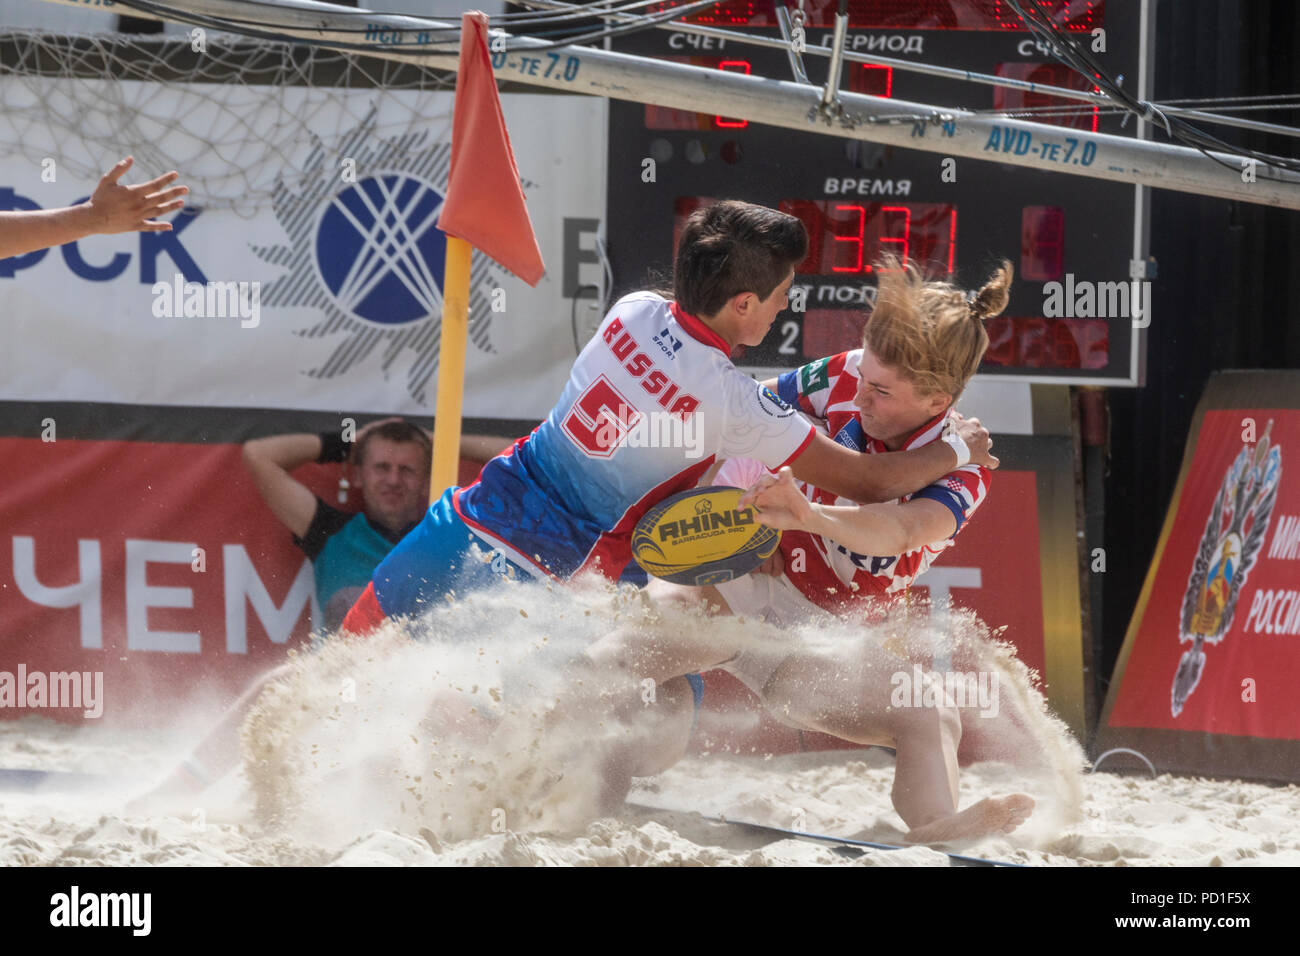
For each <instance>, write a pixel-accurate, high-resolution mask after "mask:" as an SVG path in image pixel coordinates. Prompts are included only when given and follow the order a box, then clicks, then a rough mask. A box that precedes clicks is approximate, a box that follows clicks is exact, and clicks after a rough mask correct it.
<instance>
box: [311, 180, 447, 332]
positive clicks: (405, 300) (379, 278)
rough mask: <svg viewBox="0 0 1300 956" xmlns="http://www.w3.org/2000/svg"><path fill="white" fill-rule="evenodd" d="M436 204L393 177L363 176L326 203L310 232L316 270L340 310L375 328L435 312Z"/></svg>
mask: <svg viewBox="0 0 1300 956" xmlns="http://www.w3.org/2000/svg"><path fill="white" fill-rule="evenodd" d="M442 202H443V197H442V195H441V194H440V193H439V192H437V191H436V190H434V189H433V188H432V187H431V186H429V184H428V183H426V182H423V181H421V180H419V179H415V178H413V177H411V176H406V175H402V174H400V173H385V174H383V175H379V176H367V177H365V178H364V179H361V180H358V181H357V182H356V183H353V184H351V185H349V186H348V187H347V188H346V189H344V190H343V191H342V192H340V193H339V194H338V195H337V196H335V197H334V199H333V200H332V201H331V202H330V204H329V206H327V207H326V209H325V211H324V213H323V214H322V215H321V218H320V224H319V225H318V226H317V228H316V266H317V268H318V269H320V274H321V278H322V280H324V282H325V287H326V288H327V289H329V291H330V292H331V293H332V294H333V296H334V298H335V300H337V302H338V304H339V306H340V307H341V308H343V310H344V311H346V312H348V313H349V314H351V315H355V316H356V317H357V318H361V319H365V320H367V321H369V322H375V323H378V324H379V325H402V324H404V323H407V322H417V321H419V320H421V319H426V318H428V317H430V316H435V315H440V314H441V313H442V273H443V265H444V262H445V255H446V251H447V237H446V236H445V235H444V234H443V232H442V231H441V230H440V229H438V228H437V227H436V225H435V224H436V223H437V221H438V214H439V212H440V211H441V210H442Z"/></svg>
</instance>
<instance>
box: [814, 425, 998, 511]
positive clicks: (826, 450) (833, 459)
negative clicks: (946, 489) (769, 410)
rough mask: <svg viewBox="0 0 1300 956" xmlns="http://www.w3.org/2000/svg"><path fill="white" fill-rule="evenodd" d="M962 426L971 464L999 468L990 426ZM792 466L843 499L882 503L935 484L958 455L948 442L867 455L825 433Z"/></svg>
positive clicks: (962, 434)
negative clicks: (845, 445)
mask: <svg viewBox="0 0 1300 956" xmlns="http://www.w3.org/2000/svg"><path fill="white" fill-rule="evenodd" d="M957 430H958V434H960V435H961V436H962V438H963V439H964V440H965V442H966V445H967V447H968V448H970V455H971V458H970V460H971V462H973V463H974V464H977V465H983V466H984V467H986V468H996V467H997V466H998V460H997V458H995V457H993V455H992V453H991V452H990V451H989V448H990V446H991V445H992V441H991V439H990V438H989V433H988V429H986V428H984V427H983V426H982V425H980V423H979V419H978V418H968V419H966V420H964V421H962V422H961V423H960V424H959V425H958V429H957ZM790 467H791V469H792V470H793V471H794V476H795V477H796V478H798V479H799V480H800V481H806V482H808V483H809V484H812V485H815V486H816V487H818V488H824V489H826V490H827V491H833V492H834V493H835V494H837V495H839V496H841V497H843V498H851V499H852V500H854V501H860V502H862V503H863V504H876V503H879V502H883V501H893V500H894V499H895V498H900V497H902V496H903V495H910V494H911V493H912V492H914V491H920V490H921V489H922V488H924V487H925V486H926V485H932V484H934V483H935V482H936V481H938V480H939V479H940V478H942V477H943V476H944V475H946V474H948V472H950V471H952V470H953V469H954V468H956V467H957V454H956V452H954V451H953V449H952V447H951V446H949V445H948V444H947V443H946V442H931V443H930V444H928V445H926V446H924V447H922V448H916V449H913V450H912V451H894V452H885V453H883V454H878V455H863V454H861V453H860V452H856V451H853V450H852V449H850V448H845V447H844V446H843V445H841V444H838V443H837V442H833V441H831V440H830V439H829V438H827V437H826V436H825V435H823V434H821V433H820V432H819V433H818V434H817V435H815V436H814V437H813V440H812V441H811V442H810V443H809V444H808V447H807V448H805V449H804V450H803V453H802V454H801V455H799V457H798V458H796V459H795V460H794V461H793V462H791V463H790Z"/></svg>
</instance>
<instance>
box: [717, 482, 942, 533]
mask: <svg viewBox="0 0 1300 956" xmlns="http://www.w3.org/2000/svg"><path fill="white" fill-rule="evenodd" d="M751 503H752V504H753V505H754V507H755V509H756V510H757V517H758V520H759V521H760V522H762V523H763V524H765V525H767V526H768V527H771V528H777V529H779V530H782V531H787V530H796V531H807V532H810V533H811V534H819V535H821V536H822V537H824V538H828V539H830V540H831V541H834V542H836V543H837V544H841V545H843V546H844V547H846V548H848V549H849V550H851V551H856V552H857V553H859V554H905V553H906V552H908V551H915V550H916V549H917V548H920V547H922V546H923V545H927V544H932V543H934V542H936V541H942V540H944V539H945V538H950V537H952V536H953V535H954V534H956V533H957V519H956V518H955V517H954V516H953V513H952V511H951V510H949V509H948V508H947V507H945V506H944V505H942V504H940V503H939V502H937V501H934V500H932V499H929V498H914V499H912V500H911V501H907V502H904V503H903V504H900V505H893V504H889V505H881V504H876V505H847V506H841V505H819V504H814V503H812V502H810V501H809V500H808V499H807V498H805V497H804V496H803V495H802V494H801V493H800V492H799V489H798V488H796V487H795V484H794V477H793V475H792V474H791V471H790V469H789V468H782V469H781V472H780V474H779V475H778V476H777V477H775V478H773V477H771V476H770V475H769V476H766V477H764V478H762V479H760V480H759V482H758V484H756V485H755V486H754V488H752V489H750V490H749V491H748V492H746V493H745V494H744V495H743V496H742V497H741V499H740V505H741V507H742V508H743V507H746V506H748V505H749V504H751Z"/></svg>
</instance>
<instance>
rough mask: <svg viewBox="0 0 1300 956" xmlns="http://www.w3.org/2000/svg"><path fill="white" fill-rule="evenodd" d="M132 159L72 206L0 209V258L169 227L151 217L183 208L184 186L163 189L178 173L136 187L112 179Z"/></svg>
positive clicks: (168, 174)
mask: <svg viewBox="0 0 1300 956" xmlns="http://www.w3.org/2000/svg"><path fill="white" fill-rule="evenodd" d="M132 162H133V160H132V158H131V157H130V156H128V157H127V158H126V159H124V160H122V161H121V162H119V163H118V164H117V165H115V166H114V167H113V168H112V169H110V170H109V171H108V172H107V173H105V174H104V176H103V178H102V179H100V181H99V185H98V186H97V187H96V188H95V192H94V194H93V195H92V196H91V197H90V199H88V200H87V201H86V202H84V203H81V204H80V205H78V206H68V207H65V208H63V209H33V210H16V211H8V212H0V259H7V258H9V257H10V256H20V255H23V254H25V253H28V252H35V251H36V250H38V249H45V248H48V247H50V246H61V245H63V244H64V243H67V242H75V241H76V240H78V239H84V238H85V237H86V236H91V235H96V234H106V235H107V234H113V233H119V232H166V231H168V230H170V229H171V227H172V226H171V223H169V222H161V221H159V220H158V219H157V218H156V217H157V216H161V215H163V214H164V213H168V212H173V211H175V210H177V209H180V208H181V207H182V206H184V205H185V200H184V199H183V198H181V197H183V196H184V195H185V194H186V193H188V192H189V187H187V186H174V187H172V188H170V189H168V188H165V187H167V186H169V185H170V184H171V183H173V182H175V181H176V179H177V178H178V177H179V176H180V173H177V172H175V171H173V172H170V173H165V174H163V175H162V176H159V177H158V178H157V179H152V180H150V181H149V182H147V183H140V184H139V185H137V186H123V185H122V184H120V183H119V182H118V180H119V179H121V178H122V176H123V174H124V173H125V172H126V171H127V170H128V169H130V168H131V163H132Z"/></svg>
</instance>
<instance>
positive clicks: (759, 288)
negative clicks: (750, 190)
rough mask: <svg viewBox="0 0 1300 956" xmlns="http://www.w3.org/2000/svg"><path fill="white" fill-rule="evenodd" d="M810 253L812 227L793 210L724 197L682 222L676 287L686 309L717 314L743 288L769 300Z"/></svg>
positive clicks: (676, 268) (691, 311)
mask: <svg viewBox="0 0 1300 956" xmlns="http://www.w3.org/2000/svg"><path fill="white" fill-rule="evenodd" d="M807 255H808V233H807V231H806V230H805V229H804V227H803V223H802V222H800V221H799V220H798V219H796V218H795V217H794V216H787V215H786V214H785V213H783V212H777V211H776V210H775V209H768V208H767V207H766V206H756V205H754V204H753V203H747V202H739V201H738V200H734V199H724V200H723V201H722V202H719V203H715V204H714V205H712V206H706V207H704V208H702V209H697V210H695V212H693V213H691V215H690V217H689V218H687V220H686V224H685V225H684V226H683V227H682V233H681V238H680V240H679V242H678V246H677V260H676V262H675V263H674V264H673V291H674V292H675V293H676V295H677V303H678V304H679V305H680V306H681V307H682V308H683V309H685V310H686V311H687V312H689V313H691V314H692V315H704V316H713V315H716V314H717V313H718V312H719V311H721V309H722V307H723V306H725V305H726V304H727V302H729V301H730V300H731V298H732V296H736V295H740V294H741V293H742V292H752V293H754V294H755V295H757V296H758V297H759V298H760V299H764V300H766V299H767V298H768V296H770V295H771V294H772V292H773V290H775V289H776V287H777V286H778V285H780V284H781V283H782V282H783V281H784V280H785V278H786V276H788V275H789V274H790V270H791V269H793V268H794V267H795V266H797V265H798V264H799V263H801V262H803V260H804V257H806V256H807Z"/></svg>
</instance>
